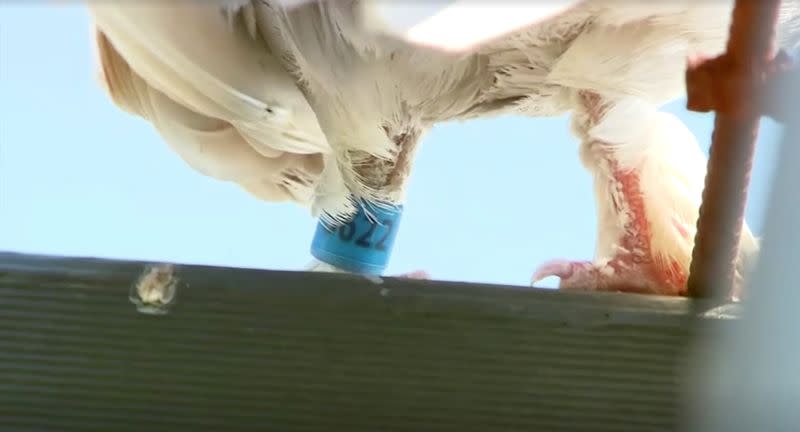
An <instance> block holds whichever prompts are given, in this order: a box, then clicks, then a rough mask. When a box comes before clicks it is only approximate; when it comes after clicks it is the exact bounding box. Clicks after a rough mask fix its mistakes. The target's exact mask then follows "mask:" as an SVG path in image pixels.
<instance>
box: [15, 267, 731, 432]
mask: <svg viewBox="0 0 800 432" xmlns="http://www.w3.org/2000/svg"><path fill="white" fill-rule="evenodd" d="M152 268H154V267H152V266H150V265H148V264H146V263H141V262H124V261H109V260H96V259H77V258H54V257H41V256H26V255H15V254H2V253H0V299H1V300H0V419H2V420H1V422H2V425H3V428H4V429H7V430H16V431H28V430H31V431H32V430H36V431H42V430H52V431H59V432H62V431H70V430H81V431H89V430H98V431H109V430H113V431H128V430H130V431H143V430H147V431H154V430H169V431H179V430H190V429H191V430H216V431H228V430H237V431H239V430H276V431H295V430H303V431H317V430H318V431H334V430H347V431H361V430H364V431H393V430H396V431H422V430H436V431H459V432H461V431H473V430H475V431H481V432H485V431H489V430H530V431H537V430H542V431H545V430H546V431H561V430H563V431H582V430H587V431H588V430H591V431H614V432H618V431H637V432H639V431H644V430H647V431H672V430H678V429H679V426H678V424H679V421H680V419H681V418H682V417H683V416H682V405H681V401H682V400H683V397H682V396H681V393H680V392H681V382H682V377H683V375H682V373H683V372H684V370H685V368H684V365H683V359H684V358H685V351H686V350H687V349H688V348H689V346H688V344H689V338H688V337H687V336H688V333H689V331H690V327H691V326H694V325H696V326H697V328H698V329H701V330H702V331H704V332H709V331H716V330H718V329H720V328H726V327H727V326H728V325H729V324H730V323H731V322H732V320H731V319H728V318H730V316H728V315H726V314H723V313H718V312H711V313H706V314H704V315H702V316H699V317H697V319H691V317H690V316H689V315H688V313H689V311H690V309H691V308H690V306H691V305H692V302H693V301H692V300H689V299H685V298H672V297H654V296H642V295H629V294H610V293H606V294H579V293H565V292H556V291H553V290H544V289H531V288H523V287H508V286H490V285H476V284H461V283H451V282H427V281H416V280H401V279H392V278H387V279H384V280H383V281H382V282H381V283H376V282H375V281H370V280H368V279H365V278H362V277H358V276H352V275H337V274H319V273H299V272H298V273H293V272H273V271H261V270H248V269H231V268H215V267H200V266H185V265H175V266H173V267H171V270H169V271H166V272H165V273H163V274H161V276H164V274H168V277H161V279H160V280H161V281H162V282H163V281H167V280H172V281H173V282H175V283H174V285H173V286H174V287H175V288H176V291H175V292H174V294H175V296H173V297H172V298H173V301H172V302H166V301H165V303H167V304H166V305H165V309H164V310H165V311H167V313H164V314H160V315H159V314H143V313H141V312H140V311H138V310H137V307H136V306H135V305H134V304H133V303H132V302H131V298H132V299H133V300H135V301H138V300H137V299H138V298H139V297H140V293H139V292H138V291H137V290H136V289H134V290H133V291H134V295H133V296H131V289H132V287H134V286H136V284H137V283H139V282H141V281H142V278H141V276H142V274H144V273H147V272H149V271H150V269H152ZM151 276H152V274H151ZM170 278H171V279H170ZM166 297H167V298H169V296H166ZM166 307H168V308H166ZM734 309H735V306H734ZM733 315H735V310H734V312H733Z"/></svg>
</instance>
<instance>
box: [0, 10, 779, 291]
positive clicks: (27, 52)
mask: <svg viewBox="0 0 800 432" xmlns="http://www.w3.org/2000/svg"><path fill="white" fill-rule="evenodd" d="M44 5H45V3H39V5H38V6H23V5H22V4H21V3H14V5H13V6H12V5H5V6H2V7H0V100H1V101H2V105H0V106H1V107H2V116H1V117H0V250H3V251H20V252H29V253H42V254H57V255H73V256H96V257H112V258H133V259H144V260H163V261H175V262H181V263H197V264H212V265H223V266H234V267H254V268H269V269H302V268H303V267H304V266H305V265H306V264H307V263H308V261H309V260H310V255H309V253H308V248H309V245H310V243H311V236H312V235H313V232H314V227H315V225H316V221H315V220H314V219H312V218H311V217H310V216H309V215H308V214H307V212H306V210H304V209H302V208H298V207H295V206H291V205H285V204H284V205H278V204H268V203H264V202H260V201H257V200H256V199H254V198H252V197H250V196H249V195H247V194H246V193H245V192H243V191H240V190H239V189H238V188H237V187H236V186H234V185H232V184H228V183H223V182H219V181H216V180H213V179H210V178H207V177H204V176H202V175H201V174H199V173H196V172H194V171H193V170H191V169H190V168H189V167H188V166H187V165H186V164H184V163H183V161H182V160H181V159H180V158H178V156H176V155H175V154H173V153H172V152H171V151H169V150H168V148H167V147H166V145H164V144H163V143H162V142H161V140H160V138H159V137H158V135H156V134H155V133H154V132H153V130H152V129H151V128H150V126H149V125H148V124H147V123H145V122H143V121H142V120H140V119H138V118H134V117H131V116H129V115H127V114H125V113H122V112H121V111H119V110H117V109H116V108H114V107H113V106H112V105H111V103H110V102H109V101H108V100H106V97H105V95H104V94H103V93H102V92H101V90H100V88H99V87H98V86H97V85H96V82H95V80H94V70H93V59H92V57H91V53H90V38H89V20H88V16H87V14H86V12H85V10H84V9H83V8H82V7H80V6H58V7H54V6H44ZM684 103H685V102H684V101H677V102H675V103H673V104H670V105H669V106H668V107H667V109H668V110H669V111H672V112H674V113H677V114H678V115H679V116H680V117H681V118H682V119H683V120H684V121H686V122H687V124H688V125H689V127H690V128H691V130H692V131H693V132H694V133H695V135H696V136H698V137H699V140H700V142H701V143H702V144H703V146H704V148H707V143H708V142H709V141H710V136H711V130H712V120H713V118H712V116H711V115H706V114H697V113H688V112H686V111H685V110H684V109H683V106H684ZM777 131H778V129H777V127H775V125H774V124H772V123H767V124H766V125H765V127H764V128H763V133H762V137H761V140H760V141H761V144H760V145H759V150H758V154H757V157H756V164H755V170H754V174H753V181H752V188H751V192H750V202H749V205H748V214H747V216H748V221H749V223H750V224H751V226H752V227H753V229H754V230H755V231H756V232H757V233H760V232H761V223H762V210H763V208H764V204H765V199H766V195H767V192H768V190H767V189H768V187H769V180H770V177H771V172H772V165H773V162H774V157H775V156H776V154H777V152H776V150H777V145H778V142H777V141H776V140H775V138H776V137H777ZM577 145H578V143H577V141H576V140H575V139H574V138H573V137H572V136H571V135H570V133H569V130H568V120H567V118H566V117H558V118H549V119H529V118H520V117H503V118H496V119H490V120H479V121H471V122H466V123H452V124H444V125H440V126H438V127H437V128H435V129H434V130H433V131H432V132H431V133H430V134H429V135H428V136H427V137H426V138H425V141H424V143H423V145H422V149H421V151H420V152H419V156H418V159H417V162H416V166H415V168H414V172H413V176H412V178H411V185H410V188H409V197H408V201H407V203H406V210H405V214H404V216H403V218H404V219H403V222H402V228H401V230H400V234H399V237H398V239H397V243H396V244H395V250H394V254H393V257H392V262H391V265H390V267H389V270H388V273H390V274H394V273H400V272H405V271H411V270H416V269H425V270H428V271H429V272H430V273H431V275H432V276H433V277H434V278H436V279H447V280H459V281H472V282H491V283H505V284H515V285H526V284H527V283H528V280H529V278H530V275H531V273H532V271H533V270H534V269H535V267H536V266H537V265H538V264H539V263H541V262H542V261H545V260H548V259H550V258H581V259H588V258H591V256H592V253H593V250H594V238H595V216H594V201H593V199H594V197H593V194H592V190H591V183H590V179H589V176H588V175H587V173H586V172H585V171H584V170H583V168H582V167H581V165H580V163H579V161H578V157H577ZM554 283H555V282H554V281H552V280H548V281H547V283H546V284H545V285H549V286H552V285H553V284H554Z"/></svg>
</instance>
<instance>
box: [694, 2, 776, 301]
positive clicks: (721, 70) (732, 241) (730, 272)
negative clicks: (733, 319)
mask: <svg viewBox="0 0 800 432" xmlns="http://www.w3.org/2000/svg"><path fill="white" fill-rule="evenodd" d="M779 7H780V0H737V1H736V5H735V7H734V10H733V22H732V24H731V32H730V37H729V40H728V45H727V51H726V53H725V54H724V55H722V56H721V57H718V58H716V59H712V60H708V61H705V62H703V63H699V64H694V65H690V67H689V69H688V70H687V75H686V79H687V90H688V96H689V102H688V108H689V109H690V110H696V111H704V110H709V103H710V104H711V105H713V106H711V107H710V108H711V109H714V110H715V111H717V114H716V118H715V122H714V134H713V136H712V144H711V150H710V155H709V161H708V173H707V175H706V184H705V189H704V191H703V203H702V205H701V207H700V217H699V220H698V222H697V235H696V237H695V247H694V251H693V254H692V264H691V268H690V274H689V280H688V291H689V295H690V296H693V297H706V298H709V297H714V298H727V297H728V296H730V295H731V289H732V287H733V278H734V266H735V262H736V258H737V256H738V254H739V239H740V237H741V228H742V224H743V221H744V209H745V203H746V201H747V188H748V184H749V182H750V171H751V167H752V162H753V154H754V151H755V140H756V135H757V133H758V126H759V121H760V117H761V104H760V103H756V100H757V94H758V88H760V87H761V86H760V85H759V84H760V83H761V82H762V81H763V79H764V76H765V75H766V73H767V72H766V71H767V70H768V68H769V67H770V65H771V63H772V60H773V58H774V53H775V46H774V45H775V28H776V25H777V19H778V11H779Z"/></svg>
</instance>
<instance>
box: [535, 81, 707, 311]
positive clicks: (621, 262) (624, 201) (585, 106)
mask: <svg viewBox="0 0 800 432" xmlns="http://www.w3.org/2000/svg"><path fill="white" fill-rule="evenodd" d="M579 101H580V102H579V103H580V105H579V106H581V109H578V110H577V111H576V112H575V113H574V116H575V117H574V119H573V126H574V128H575V132H576V134H578V135H579V136H580V138H581V140H582V143H581V158H582V160H583V163H584V165H586V167H587V168H588V169H589V170H590V171H591V172H592V174H593V176H594V182H595V192H596V194H597V199H598V202H597V205H598V216H599V224H598V243H597V252H596V259H595V260H594V261H592V262H587V261H583V262H581V261H565V260H555V261H550V262H548V263H545V264H544V265H542V266H540V267H539V269H538V270H537V271H536V273H535V274H534V276H533V282H534V283H535V282H538V281H540V280H542V279H544V278H546V277H549V276H557V277H559V278H560V279H561V282H560V285H559V288H561V289H571V290H599V291H624V292H637V293H650V294H664V295H680V294H683V293H685V285H686V279H687V273H688V261H687V260H686V259H683V260H678V259H672V257H673V256H676V255H677V256H681V257H683V256H685V255H686V254H687V252H686V251H689V252H688V253H689V255H690V253H691V245H692V242H693V236H694V231H693V229H694V228H693V226H692V222H689V223H684V222H682V221H681V219H680V218H675V217H673V216H671V214H672V209H671V208H670V206H672V205H673V204H672V203H670V202H669V201H670V197H668V196H667V197H658V196H653V195H655V194H654V193H653V188H652V187H649V186H650V185H651V184H652V183H653V182H652V179H653V178H658V176H659V175H661V174H660V173H655V174H654V171H660V170H661V169H662V167H661V166H660V165H658V163H660V161H661V160H662V159H664V157H663V155H662V154H654V153H653V152H652V151H648V150H647V146H648V145H650V141H652V139H650V138H645V137H647V136H648V135H647V133H646V131H645V132H643V133H642V134H640V135H638V138H643V140H644V141H645V142H638V143H637V142H633V143H632V142H631V141H636V140H635V139H632V138H636V137H637V135H636V134H635V133H631V132H630V130H631V129H635V128H637V127H639V128H647V127H649V126H648V124H644V125H637V124H634V123H636V122H637V121H638V120H640V119H642V120H643V122H644V119H646V118H647V116H646V115H645V116H641V112H639V111H638V110H637V109H636V108H637V107H635V106H634V107H627V106H623V107H621V108H624V109H628V110H629V112H627V113H622V114H623V115H621V114H620V112H619V109H617V111H615V112H613V113H609V111H610V110H612V109H616V108H619V107H615V106H614V103H611V102H608V101H605V100H603V99H601V98H600V97H599V96H597V95H596V94H593V93H588V92H583V93H581V94H579ZM615 103H616V102H615ZM653 112H655V109H654V108H653ZM606 114H609V115H610V116H611V117H613V118H606ZM626 118H627V120H628V121H625V120H624V119H626ZM653 118H656V119H657V120H658V119H659V118H657V117H655V116H654V117H653ZM606 120H607V121H606ZM604 122H605V123H604ZM609 122H614V124H608V123H609ZM620 123H622V124H620ZM620 130H622V131H623V132H622V134H623V135H624V134H627V135H625V136H624V137H621V138H620V139H619V142H607V141H604V139H600V138H599V137H611V136H615V133H616V132H618V131H620ZM612 132H613V133H612ZM653 133H661V131H655V132H653ZM611 139H614V138H611ZM626 141H628V142H626ZM695 145H696V143H695ZM626 146H627V147H626ZM659 151H660V150H659ZM669 151H671V150H669ZM648 158H649V159H648ZM654 158H655V159H654ZM654 160H655V161H657V162H658V163H653V162H652V161H654ZM654 166H655V167H654ZM646 170H649V171H646ZM643 173H644V174H645V175H643ZM701 175H702V173H701ZM654 176H655V177H654ZM664 181H665V182H667V183H668V182H669V179H665V180H664ZM646 182H650V183H646ZM645 183H646V185H647V186H648V188H647V189H646V190H645V188H643V185H644V184H645ZM654 200H665V201H666V202H667V204H664V206H666V209H667V210H668V211H666V212H664V213H667V215H666V216H664V215H659V216H656V219H657V225H656V226H654V225H653V219H654V217H653V214H654V212H658V211H659V210H660V208H659V207H654V206H655V205H657V204H658V203H659V202H656V201H654ZM648 207H650V208H648ZM690 212H691V210H690ZM689 219H691V217H690V218H689ZM670 225H671V226H670ZM665 227H666V228H665ZM654 233H658V235H659V239H664V238H666V239H667V241H666V242H664V241H661V242H656V244H655V245H654V241H653V239H654V235H653V234H654ZM664 243H666V244H675V245H680V248H679V249H682V252H683V255H681V254H672V253H663V254H662V253H660V252H661V250H660V249H659V248H661V245H662V244H664Z"/></svg>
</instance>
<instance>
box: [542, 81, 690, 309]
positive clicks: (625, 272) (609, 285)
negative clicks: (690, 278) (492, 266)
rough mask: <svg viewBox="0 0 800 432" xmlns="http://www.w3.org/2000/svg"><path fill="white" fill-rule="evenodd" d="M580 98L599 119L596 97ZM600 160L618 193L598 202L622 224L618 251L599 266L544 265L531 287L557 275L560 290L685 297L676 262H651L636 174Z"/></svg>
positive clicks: (563, 262) (573, 263) (682, 272)
mask: <svg viewBox="0 0 800 432" xmlns="http://www.w3.org/2000/svg"><path fill="white" fill-rule="evenodd" d="M582 99H583V102H584V104H585V106H586V108H587V110H588V112H589V115H590V117H591V118H592V119H593V120H595V121H596V119H597V118H599V117H600V116H601V115H602V112H601V110H602V104H601V103H600V100H599V98H598V97H597V96H596V95H591V94H588V93H584V94H582ZM604 155H605V156H604V157H605V160H604V161H603V162H604V163H606V164H607V166H608V168H609V172H610V173H611V178H610V179H608V181H610V182H613V183H614V184H615V185H616V186H617V190H618V191H620V193H619V195H617V196H608V197H603V199H608V200H611V202H613V203H614V211H615V212H617V214H619V215H620V220H626V221H627V223H626V224H625V226H624V229H623V234H622V237H621V238H620V239H618V245H619V247H618V252H617V253H616V254H615V255H614V256H613V257H610V259H606V260H603V261H602V262H588V261H566V260H553V261H549V262H547V263H545V264H543V265H541V266H540V267H539V268H538V269H537V270H536V272H535V273H534V275H533V278H532V282H533V283H536V282H538V281H540V280H542V279H544V278H546V277H550V276H556V277H558V278H560V279H561V282H560V284H559V289H565V290H574V291H619V292H630V293H646V294H661V295H673V296H674V295H684V294H685V293H686V277H687V275H686V271H685V270H683V269H681V266H680V265H678V263H674V262H669V263H667V262H660V261H657V260H655V259H654V258H653V253H652V249H651V244H650V237H651V236H650V224H649V222H648V221H647V218H646V217H645V204H644V197H643V196H642V192H641V188H640V187H639V174H638V173H637V172H635V171H627V172H626V171H623V170H621V169H619V168H618V164H617V161H616V160H614V158H613V154H612V153H611V152H606V153H604ZM686 235H688V233H686Z"/></svg>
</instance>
